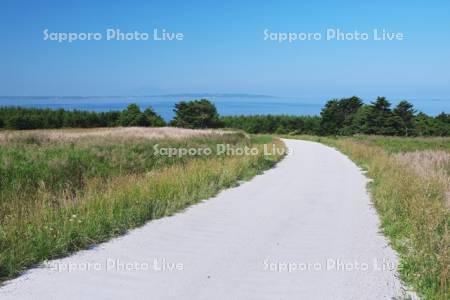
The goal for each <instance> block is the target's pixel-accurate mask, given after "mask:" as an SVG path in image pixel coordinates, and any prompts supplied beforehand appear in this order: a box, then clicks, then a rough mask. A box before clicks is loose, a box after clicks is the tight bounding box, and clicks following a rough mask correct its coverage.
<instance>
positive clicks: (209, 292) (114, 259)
mask: <svg viewBox="0 0 450 300" xmlns="http://www.w3.org/2000/svg"><path fill="white" fill-rule="evenodd" d="M285 142H286V144H287V146H288V147H289V148H290V149H292V151H293V153H292V154H290V155H288V156H287V157H286V158H285V159H284V160H283V161H281V162H280V163H279V164H278V165H277V167H275V168H274V169H271V170H269V171H267V172H265V173H264V174H263V175H260V176H257V177H255V178H254V179H253V180H251V181H250V182H246V183H243V184H242V185H240V186H239V187H236V188H232V189H228V190H226V191H224V192H222V193H220V194H219V195H218V196H217V197H215V198H212V199H209V200H207V201H204V202H202V203H200V204H198V205H194V206H192V207H190V208H189V209H187V210H186V211H184V212H182V213H179V214H177V215H175V216H172V217H167V218H163V219H159V220H155V221H151V222H149V223H148V224H147V225H145V226H143V227H141V228H139V229H136V230H132V231H131V232H129V233H128V234H127V235H125V236H123V237H120V238H117V239H114V240H112V241H110V242H107V243H104V244H101V245H99V246H97V247H95V248H93V249H90V250H86V251H81V252H78V253H76V254H74V255H72V256H70V257H67V258H64V259H59V260H54V261H52V262H50V263H49V264H48V265H47V266H46V267H40V268H35V269H32V270H30V271H28V272H26V273H25V274H24V275H22V276H21V277H19V278H17V279H14V280H12V281H10V282H8V283H7V284H6V285H5V286H3V287H2V288H1V289H0V298H1V299H65V300H67V299H392V298H396V297H400V296H402V286H401V283H400V282H399V280H398V279H397V277H396V273H395V265H396V263H397V258H396V255H395V253H394V252H393V251H392V249H391V248H390V247H389V246H388V244H387V241H386V239H385V238H384V237H383V236H382V235H381V234H380V233H379V221H378V217H377V215H376V212H375V210H374V208H373V207H372V205H371V202H370V199H369V196H368V194H367V191H366V184H367V179H366V178H365V177H364V176H363V174H362V173H361V171H360V170H359V169H358V168H357V167H356V166H355V164H353V163H352V162H351V161H350V160H349V159H348V158H347V157H345V156H344V155H342V154H341V153H339V152H338V151H336V150H334V149H332V148H329V147H326V146H324V145H321V144H318V143H313V142H306V141H294V140H286V141H285ZM393 265H394V269H393Z"/></svg>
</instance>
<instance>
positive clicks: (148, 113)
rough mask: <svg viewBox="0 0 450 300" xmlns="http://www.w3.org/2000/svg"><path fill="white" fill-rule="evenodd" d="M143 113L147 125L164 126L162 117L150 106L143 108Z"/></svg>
mask: <svg viewBox="0 0 450 300" xmlns="http://www.w3.org/2000/svg"><path fill="white" fill-rule="evenodd" d="M144 115H145V117H146V118H147V120H148V123H149V126H151V127H162V126H166V122H165V121H164V119H163V118H162V117H161V116H160V115H158V114H157V113H155V111H154V110H153V109H152V108H151V107H148V108H147V109H145V110H144Z"/></svg>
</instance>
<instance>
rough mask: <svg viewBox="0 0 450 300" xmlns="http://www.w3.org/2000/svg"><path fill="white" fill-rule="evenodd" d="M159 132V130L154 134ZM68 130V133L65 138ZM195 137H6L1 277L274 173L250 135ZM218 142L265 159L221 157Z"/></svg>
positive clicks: (0, 146) (1, 171)
mask: <svg viewBox="0 0 450 300" xmlns="http://www.w3.org/2000/svg"><path fill="white" fill-rule="evenodd" d="M147 130H150V131H151V130H152V129H147ZM58 134H59V133H58ZM186 136H187V137H185V138H183V137H182V136H179V135H177V136H176V137H170V135H169V136H167V137H164V138H161V137H156V138H155V137H153V136H151V134H150V136H149V138H145V137H142V136H138V137H136V136H133V135H131V136H129V135H128V133H127V134H126V135H125V136H122V135H119V136H114V135H113V136H111V135H109V134H108V135H105V136H103V135H95V136H89V135H88V136H86V135H84V134H82V135H81V136H76V137H70V138H67V136H64V137H59V136H58V135H57V136H56V137H54V136H53V137H51V138H49V137H48V136H47V135H46V134H44V135H42V134H41V133H39V134H36V135H34V134H33V132H28V133H26V134H15V133H14V132H10V134H9V136H8V137H3V139H2V140H1V141H0V280H1V281H3V280H6V279H8V278H11V277H14V276H17V275H18V274H20V272H21V271H23V270H24V269H26V268H27V267H30V266H33V265H35V264H37V263H40V262H42V261H44V260H47V259H52V258H56V257H60V256H64V255H67V254H69V253H71V252H73V251H77V250H79V249H84V248H86V247H89V246H90V245H93V244H96V243H99V242H102V241H106V240H108V239H110V238H111V237H114V236H117V235H120V234H123V233H125V232H126V231H127V230H129V229H131V228H134V227H137V226H140V225H142V224H144V223H146V222H147V221H149V220H152V219H156V218H160V217H163V216H168V215H171V214H174V213H176V212H178V211H180V210H182V209H184V208H186V207H187V206H189V205H191V204H194V203H197V202H199V201H201V200H203V199H207V198H209V197H211V196H213V195H215V194H217V193H218V192H219V191H220V190H222V189H224V188H227V187H231V186H235V185H237V184H239V181H240V180H243V179H249V178H251V177H253V176H255V175H256V174H259V173H261V172H262V171H263V170H265V169H268V168H270V167H272V166H273V165H274V164H275V163H276V162H277V161H278V160H280V159H281V158H282V156H281V155H277V154H275V155H273V156H265V155H264V153H263V151H262V148H263V146H264V143H268V144H270V145H272V144H274V145H275V147H277V148H284V144H283V143H282V142H281V141H280V140H278V139H272V138H270V139H265V140H264V141H262V140H260V139H259V138H256V139H250V138H248V137H247V136H246V135H244V134H242V133H230V132H228V133H224V132H220V133H214V132H209V133H208V134H206V135H205V134H203V133H200V134H198V135H197V134H193V135H191V133H189V132H187V135H186ZM156 144H158V145H159V148H160V149H162V148H167V147H171V148H196V149H200V148H203V149H204V148H210V149H212V153H213V154H212V155H197V156H189V155H186V156H182V157H179V156H174V157H168V156H163V155H155V153H154V148H153V147H154V146H155V145H156ZM217 144H229V145H230V146H231V147H236V148H238V147H244V146H247V147H257V148H258V149H260V151H259V154H258V155H250V156H249V155H242V156H239V155H231V156H229V155H217V153H216V152H215V149H216V145H217Z"/></svg>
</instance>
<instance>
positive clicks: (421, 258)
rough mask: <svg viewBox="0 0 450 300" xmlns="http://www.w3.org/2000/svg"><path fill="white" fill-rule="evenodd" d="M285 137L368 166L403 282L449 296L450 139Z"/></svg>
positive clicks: (437, 295) (374, 197)
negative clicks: (317, 144) (332, 149)
mask: <svg viewBox="0 0 450 300" xmlns="http://www.w3.org/2000/svg"><path fill="white" fill-rule="evenodd" d="M286 138H297V139H304V140H310V141H316V142H320V143H323V144H326V145H329V146H332V147H335V148H337V149H338V150H340V151H342V152H343V153H344V154H346V155H348V156H349V157H350V158H351V159H352V160H353V161H355V162H356V163H357V164H358V165H359V166H360V167H362V168H363V169H365V170H366V171H367V176H368V177H370V178H372V179H373V182H372V183H371V184H370V191H371V194H372V201H373V203H374V205H375V207H376V209H377V211H378V213H379V215H380V219H381V227H382V230H383V231H384V233H385V234H386V236H388V237H389V239H390V242H391V244H392V246H393V248H394V249H395V250H397V252H398V253H399V255H400V265H399V273H400V276H401V278H402V280H403V281H404V282H405V283H406V284H407V285H410V286H411V287H413V288H414V289H415V290H416V292H418V293H419V294H420V295H421V296H422V297H424V298H425V299H450V173H449V170H450V139H448V138H447V139H446V138H417V139H416V138H398V137H397V138H393V137H380V136H374V137H372V136H356V137H342V138H336V137H316V136H286Z"/></svg>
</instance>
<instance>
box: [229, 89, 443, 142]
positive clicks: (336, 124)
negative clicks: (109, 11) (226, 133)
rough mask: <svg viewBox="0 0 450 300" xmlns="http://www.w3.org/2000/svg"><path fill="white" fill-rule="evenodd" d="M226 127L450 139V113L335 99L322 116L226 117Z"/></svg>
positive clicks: (404, 104) (402, 104)
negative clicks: (425, 111) (433, 113)
mask: <svg viewBox="0 0 450 300" xmlns="http://www.w3.org/2000/svg"><path fill="white" fill-rule="evenodd" d="M221 120H222V121H223V123H224V124H223V125H224V126H225V127H231V128H239V129H243V130H245V131H247V132H249V133H278V134H314V135H354V134H377V135H396V136H449V135H450V114H447V113H444V112H442V113H441V114H439V115H438V116H436V117H432V116H428V115H426V114H424V113H422V112H419V113H418V112H417V110H416V109H415V108H414V106H413V105H412V104H411V103H409V102H408V101H401V102H399V103H398V104H397V105H396V106H395V107H393V108H392V107H391V103H390V102H389V101H388V100H387V99H386V98H385V97H378V98H377V99H376V100H375V101H373V102H371V103H370V104H364V103H363V101H362V100H361V99H360V98H358V97H350V98H343V99H334V100H330V101H328V102H327V103H326V104H325V106H324V107H323V108H322V111H321V113H320V116H317V117H312V116H272V115H257V116H230V117H222V118H221Z"/></svg>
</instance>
